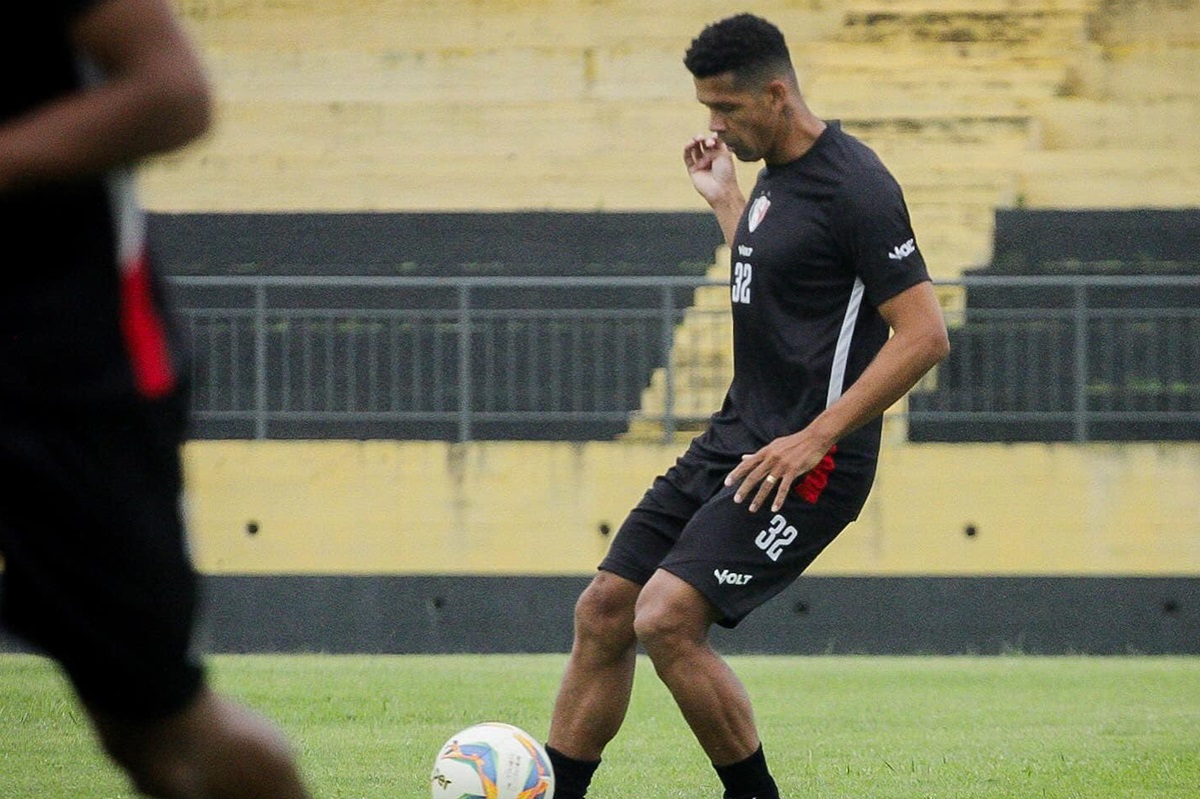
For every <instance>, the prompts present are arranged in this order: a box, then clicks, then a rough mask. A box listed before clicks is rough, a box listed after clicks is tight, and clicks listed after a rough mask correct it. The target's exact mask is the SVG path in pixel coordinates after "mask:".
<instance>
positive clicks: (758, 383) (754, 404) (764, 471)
mask: <svg viewBox="0 0 1200 799" xmlns="http://www.w3.org/2000/svg"><path fill="white" fill-rule="evenodd" d="M684 63H685V65H686V66H687V68H688V70H689V71H690V72H691V73H692V76H693V78H694V82H695V87H696V97H697V99H698V100H699V101H700V102H701V103H702V104H703V105H704V106H705V107H707V108H708V110H709V115H710V116H709V119H710V124H709V127H710V130H711V133H710V134H709V135H705V136H698V137H696V138H695V139H693V140H692V141H691V142H689V143H688V144H687V145H686V147H685V148H684V153H683V157H684V162H685V164H686V166H687V169H688V173H689V174H690V176H691V179H692V183H693V185H694V186H695V187H696V189H697V191H698V192H699V193H700V194H701V196H703V197H704V199H705V200H706V201H707V202H708V203H709V205H710V206H711V207H712V209H713V212H714V213H715V214H716V217H717V221H718V222H719V224H720V227H721V230H722V231H723V233H724V235H725V240H726V242H727V243H728V244H729V246H730V249H731V252H732V259H731V260H732V274H731V275H730V294H731V300H732V313H733V325H734V330H733V333H734V343H733V350H734V377H733V382H732V384H731V385H730V388H729V392H728V394H727V395H726V399H725V402H724V405H723V407H722V408H721V409H720V410H719V411H718V412H717V413H716V414H714V415H713V417H712V419H711V420H710V423H709V426H708V428H707V430H706V431H705V432H704V433H703V434H702V435H700V436H699V437H697V438H696V439H695V440H693V441H692V444H691V446H690V447H689V448H688V450H687V451H686V452H685V453H684V454H683V456H682V457H681V458H679V460H678V461H677V462H676V463H675V465H674V466H673V467H672V468H671V469H670V470H669V471H667V473H666V474H665V475H663V476H661V477H659V478H658V479H656V480H655V482H654V485H653V486H652V487H651V488H650V490H649V491H648V492H647V493H646V495H645V497H644V498H643V499H642V501H641V503H640V504H639V505H638V506H637V507H636V508H635V509H634V510H633V511H632V512H631V514H630V515H629V517H628V518H627V519H626V521H625V523H624V525H623V526H622V527H621V529H620V531H619V532H618V534H617V536H616V538H615V539H614V541H613V544H612V548H611V550H610V551H609V553H608V555H607V556H606V557H605V559H604V561H603V562H602V563H601V564H600V567H599V572H598V574H597V575H596V576H595V578H594V579H593V580H592V583H591V584H590V585H589V586H588V588H587V589H586V590H585V591H584V592H583V594H582V595H581V596H580V598H579V601H578V603H577V605H576V608H575V642H574V646H573V647H572V651H571V656H570V659H569V661H568V663H567V668H566V672H565V674H564V676H563V680H562V685H561V687H560V690H559V695H558V700H557V702H556V704H555V707H554V714H553V718H552V721H551V725H550V734H549V739H548V744H549V745H548V751H549V754H550V757H551V760H552V762H553V764H554V767H555V773H556V776H557V780H558V783H557V788H556V793H555V799H581V797H583V796H584V795H585V793H586V791H587V787H588V785H589V784H590V781H591V778H592V775H593V773H594V771H595V769H596V767H597V766H598V765H599V761H600V757H601V754H602V752H603V751H604V748H605V746H606V745H607V744H608V742H609V741H610V740H612V738H613V737H614V736H615V735H616V733H617V731H618V729H619V728H620V726H621V723H622V721H623V719H624V717H625V713H626V710H627V709H628V707H629V700H630V692H631V688H632V684H633V674H634V667H635V655H636V652H637V645H638V644H639V643H640V644H641V645H642V646H643V647H644V648H645V651H646V652H647V654H648V655H649V657H650V660H651V662H653V664H654V668H655V670H656V672H657V674H658V676H659V678H660V679H662V681H663V682H664V683H665V684H666V686H667V688H668V689H669V690H670V691H671V694H672V696H673V697H674V699H675V702H676V703H677V704H678V706H679V709H680V710H681V711H682V714H683V717H684V719H685V720H686V721H687V723H688V725H689V726H690V727H691V730H692V732H693V733H694V734H695V736H696V738H697V740H698V741H699V743H700V746H701V747H702V748H703V749H704V752H705V754H706V755H707V756H708V758H709V760H710V761H711V763H712V765H713V767H714V768H715V769H716V772H717V775H718V777H719V779H720V781H721V784H722V785H723V787H724V795H725V796H726V797H727V798H728V799H778V797H779V790H778V788H777V786H776V784H775V780H774V778H773V777H772V775H771V773H770V770H769V769H768V767H767V761H766V758H765V756H764V754H763V747H762V744H761V742H760V740H759V736H758V731H757V728H756V726H755V722H754V715H753V712H752V708H751V705H750V700H749V697H748V696H747V694H746V691H745V689H744V688H743V687H742V684H741V682H740V681H739V680H738V678H737V677H736V676H735V675H734V673H733V672H732V671H731V670H730V669H729V667H728V665H727V664H726V663H725V662H724V660H722V659H721V657H720V656H718V655H717V654H716V652H714V651H713V649H712V648H711V646H710V644H709V640H708V636H709V630H710V628H711V626H712V625H713V624H720V625H723V626H726V627H733V626H735V625H737V624H738V622H740V621H741V620H742V619H744V618H745V617H746V615H747V614H749V613H750V612H751V611H753V610H754V609H755V608H757V607H759V606H760V605H762V604H763V603H764V602H766V601H767V600H768V599H770V598H771V597H773V596H775V595H776V594H778V593H779V592H780V591H782V590H783V589H784V588H786V587H787V586H788V585H790V584H791V583H792V582H793V581H794V580H795V579H796V578H797V577H799V576H800V574H801V572H803V571H804V570H805V568H807V567H808V565H809V564H810V563H811V562H812V561H813V559H814V558H816V557H817V555H818V554H819V553H820V552H821V551H822V550H823V549H824V548H825V546H827V545H828V544H829V543H830V542H831V541H833V539H834V538H835V537H836V536H837V535H838V534H839V533H840V532H841V531H842V529H843V528H844V527H845V526H846V525H847V524H849V523H850V522H851V521H853V520H854V519H855V518H856V517H857V515H858V513H859V511H860V510H861V508H862V506H863V503H864V502H865V501H866V498H867V493H868V491H869V490H870V487H871V483H872V480H873V478H874V475H875V464H876V459H877V456H878V453H879V441H880V433H881V429H882V414H883V412H884V410H886V409H887V408H888V407H889V406H890V405H891V404H892V403H894V402H895V401H896V400H898V399H899V398H900V397H902V396H903V395H904V393H905V392H907V391H908V390H909V389H910V388H911V387H912V386H913V385H914V384H915V383H916V381H917V380H918V379H919V378H920V377H921V376H922V375H923V374H925V373H926V372H927V371H928V370H929V369H930V368H932V367H933V366H934V364H936V363H937V362H938V361H939V360H941V359H942V358H943V357H945V355H946V354H947V352H948V351H949V344H948V340H947V335H946V328H945V325H944V323H943V321H942V315H941V312H940V309H939V307H938V303H937V300H936V298H935V296H934V293H933V289H932V286H931V284H930V281H929V275H928V273H927V271H926V268H925V263H924V260H923V258H922V256H921V253H920V250H919V249H918V248H917V245H916V238H915V236H914V234H913V231H912V228H911V226H910V223H909V216H908V210H907V208H906V206H905V202H904V198H903V195H902V193H901V191H900V187H899V186H898V185H897V184H896V181H895V180H894V179H893V178H892V176H891V175H890V174H889V172H888V171H887V169H886V168H885V167H884V166H883V164H882V163H880V161H879V159H878V158H877V157H876V155H875V154H874V153H873V152H872V151H871V150H870V149H868V148H867V147H866V146H864V145H863V144H862V143H861V142H859V141H858V140H856V139H855V138H853V137H851V136H850V135H848V134H847V133H845V132H843V131H842V130H841V128H840V126H839V125H838V124H837V123H836V122H825V121H823V120H821V119H820V118H818V117H816V116H815V115H814V114H813V113H812V112H811V111H810V110H809V109H808V107H807V105H806V104H805V102H804V99H803V97H802V96H801V93H800V89H799V86H798V83H797V80H796V74H795V72H794V70H793V68H792V64H791V56H790V53H789V52H788V48H787V46H786V44H785V42H784V38H783V35H782V34H781V33H780V32H779V30H778V29H777V28H776V27H775V26H774V25H772V24H771V23H769V22H767V21H766V20H763V19H761V18H759V17H755V16H752V15H749V14H741V15H738V16H735V17H731V18H729V19H725V20H722V21H720V22H717V23H715V24H713V25H710V26H708V27H707V28H705V29H704V30H703V31H702V32H701V34H700V35H699V36H698V37H697V38H696V39H695V40H694V41H693V42H692V45H691V47H690V48H689V50H688V52H687V55H686V57H685V59H684ZM733 156H736V157H737V158H739V159H741V160H743V161H757V160H759V159H761V160H763V161H764V162H765V168H764V169H763V170H762V171H761V172H760V173H759V176H758V181H757V183H756V185H755V187H754V190H753V191H752V192H751V195H750V199H749V201H747V198H746V197H745V196H744V195H743V194H742V192H741V190H740V189H739V187H738V184H737V178H736V174H735V170H734V164H733ZM889 330H890V331H891V332H892V333H893V335H892V336H891V337H890V338H889ZM796 690H797V694H798V701H802V696H803V692H804V690H805V689H804V686H800V685H798V686H796ZM814 732H815V731H814Z"/></svg>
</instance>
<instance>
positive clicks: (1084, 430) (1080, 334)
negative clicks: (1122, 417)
mask: <svg viewBox="0 0 1200 799" xmlns="http://www.w3.org/2000/svg"><path fill="white" fill-rule="evenodd" d="M1072 294H1073V297H1074V300H1075V307H1074V310H1075V440H1076V441H1087V440H1088V407H1087V406H1088V397H1087V382H1088V330H1087V325H1088V307H1087V284H1086V283H1084V282H1083V281H1077V282H1076V283H1075V287H1074V292H1073V293H1072Z"/></svg>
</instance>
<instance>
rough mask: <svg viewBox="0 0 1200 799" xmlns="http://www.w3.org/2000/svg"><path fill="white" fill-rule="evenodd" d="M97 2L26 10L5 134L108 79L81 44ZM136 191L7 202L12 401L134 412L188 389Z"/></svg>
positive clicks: (78, 192) (13, 54) (105, 180)
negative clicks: (147, 401) (82, 24)
mask: <svg viewBox="0 0 1200 799" xmlns="http://www.w3.org/2000/svg"><path fill="white" fill-rule="evenodd" d="M95 2H96V0H42V1H41V2H38V3H26V4H24V5H22V10H21V11H20V12H14V13H13V14H12V15H11V18H10V19H9V24H6V25H5V26H4V27H3V28H0V74H3V75H4V76H5V78H4V80H3V81H0V125H8V124H12V123H14V122H17V121H19V120H21V119H22V118H25V117H27V116H29V115H31V114H35V113H37V112H38V110H39V109H40V108H42V107H43V106H45V105H47V104H48V103H51V102H53V101H55V100H57V99H59V98H63V97H66V96H69V95H71V94H73V93H75V92H77V91H79V90H81V89H82V88H83V87H85V86H87V85H90V84H91V83H92V82H95V81H98V80H102V78H101V76H100V75H99V73H98V71H97V70H96V69H95V68H94V66H92V65H90V64H88V63H86V61H85V59H83V58H82V57H81V55H80V54H79V53H76V52H75V51H74V49H73V46H72V43H71V37H70V29H71V25H72V24H73V22H74V21H75V20H77V19H78V18H79V15H80V14H82V13H84V12H85V11H86V10H87V9H88V8H89V7H90V6H92V5H95ZM132 185H133V183H132V178H131V176H130V175H129V174H127V173H123V172H122V173H113V174H110V175H98V176H95V177H90V178H85V179H78V180H73V181H69V182H64V183H56V184H54V185H42V186H37V187H32V188H25V189H20V190H15V191H8V192H0V242H2V246H0V281H3V282H2V283H0V402H14V401H17V402H34V403H38V404H44V403H55V404H64V403H65V404H86V403H93V402H100V403H112V402H128V401H130V400H138V399H140V398H146V397H150V398H153V397H158V396H163V395H165V394H167V393H169V392H171V391H173V390H174V389H175V388H176V387H177V385H178V382H179V380H180V378H181V374H180V373H181V371H182V365H181V364H180V363H179V357H178V348H177V347H176V346H174V344H173V343H172V337H171V335H170V330H169V328H168V327H167V323H166V319H165V318H164V314H163V312H162V302H161V291H160V288H159V285H158V281H157V278H156V277H155V276H154V274H153V271H152V268H151V264H150V259H149V256H148V253H147V250H146V242H145V238H144V230H145V222H144V216H143V214H142V212H141V209H140V208H139V207H138V205H137V202H136V200H135V198H134V196H133V193H132Z"/></svg>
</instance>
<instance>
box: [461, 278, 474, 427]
mask: <svg viewBox="0 0 1200 799" xmlns="http://www.w3.org/2000/svg"><path fill="white" fill-rule="evenodd" d="M458 440H459V441H460V442H467V441H470V440H471V287H470V286H469V285H468V284H467V283H465V282H464V283H460V284H459V286H458Z"/></svg>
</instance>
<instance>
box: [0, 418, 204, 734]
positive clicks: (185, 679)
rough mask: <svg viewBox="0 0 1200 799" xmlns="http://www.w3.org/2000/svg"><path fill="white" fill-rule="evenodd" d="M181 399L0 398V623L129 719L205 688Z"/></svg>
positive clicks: (84, 693) (169, 707)
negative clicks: (17, 404)
mask: <svg viewBox="0 0 1200 799" xmlns="http://www.w3.org/2000/svg"><path fill="white" fill-rule="evenodd" d="M183 402H184V400H183V398H174V399H172V400H170V401H169V402H162V403H155V404H153V405H150V404H140V405H137V406H135V407H125V408H120V409H115V408H106V409H104V410H93V409H89V410H87V411H79V410H71V411H69V412H64V411H63V410H62V409H59V410H57V411H51V410H48V409H41V410H30V409H28V408H14V407H11V406H7V405H4V404H2V403H0V475H3V478H0V553H2V554H3V556H4V565H5V569H4V576H3V595H2V596H0V618H3V620H4V622H5V623H6V624H8V625H9V626H10V627H11V629H12V630H13V631H14V632H16V633H17V634H19V635H20V636H22V637H23V638H25V639H27V640H28V641H29V642H30V643H31V644H33V645H34V646H35V647H37V648H39V649H40V650H42V651H44V652H45V653H46V654H47V655H49V656H51V657H53V658H54V659H55V660H57V661H58V662H59V664H60V665H61V666H62V668H63V670H64V671H65V672H66V674H67V676H68V677H69V679H70V680H71V682H72V684H73V685H74V687H75V690H76V692H77V693H78V694H79V697H80V699H81V700H82V701H83V702H85V703H86V704H88V705H89V706H92V707H94V708H95V709H97V710H100V711H103V712H105V713H107V714H109V715H113V716H116V717H118V718H125V719H130V720H149V719H154V718H161V717H163V716H166V715H170V714H172V713H174V712H176V711H177V710H180V709H182V708H183V707H184V706H186V705H187V704H188V703H189V702H190V701H191V700H192V699H193V698H194V697H195V695H196V694H197V691H198V690H199V687H200V685H201V683H202V681H203V675H202V671H201V668H200V665H199V663H198V661H197V659H196V658H195V657H194V656H193V654H192V652H191V646H190V644H191V638H192V629H193V623H194V617H195V613H196V607H197V588H198V586H197V577H196V574H195V572H194V571H193V569H192V565H191V561H190V559H189V557H188V552H187V548H186V542H185V532H184V527H183V522H182V519H181V513H180V505H179V503H180V498H181V487H182V486H181V468H180V458H179V447H180V443H181V441H182V435H183V431H184V418H185V417H184V408H183Z"/></svg>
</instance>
